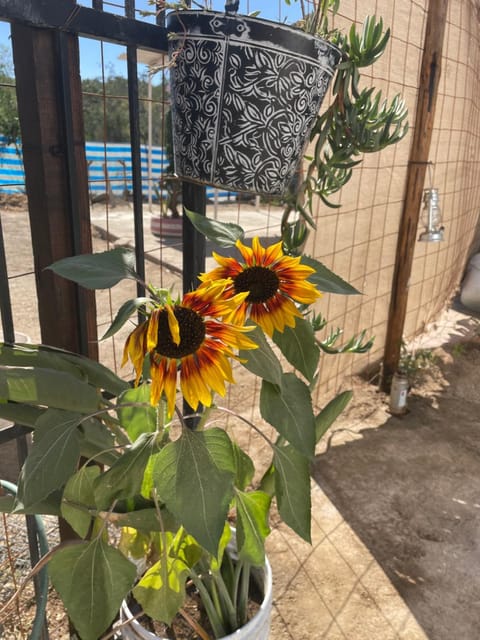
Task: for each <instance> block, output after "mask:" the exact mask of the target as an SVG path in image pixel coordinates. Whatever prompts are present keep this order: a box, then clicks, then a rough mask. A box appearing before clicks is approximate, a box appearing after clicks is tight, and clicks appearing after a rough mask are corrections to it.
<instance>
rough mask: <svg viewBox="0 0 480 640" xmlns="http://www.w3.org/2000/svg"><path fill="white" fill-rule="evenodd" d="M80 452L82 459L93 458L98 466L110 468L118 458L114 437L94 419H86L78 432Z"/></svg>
mask: <svg viewBox="0 0 480 640" xmlns="http://www.w3.org/2000/svg"><path fill="white" fill-rule="evenodd" d="M78 433H79V437H80V451H81V454H82V456H83V457H84V458H88V459H90V458H93V459H94V460H95V462H98V463H99V464H106V465H108V466H109V467H111V466H112V465H113V464H114V462H115V461H116V460H117V459H118V458H119V456H120V453H119V452H118V451H117V450H116V449H115V444H116V443H115V437H114V435H113V433H112V432H111V431H110V429H109V428H108V427H107V425H106V424H105V423H104V422H101V421H100V420H97V419H96V418H87V420H84V421H83V422H82V424H81V425H80V428H79V430H78Z"/></svg>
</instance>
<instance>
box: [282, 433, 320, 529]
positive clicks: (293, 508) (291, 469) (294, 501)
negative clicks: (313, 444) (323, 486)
mask: <svg viewBox="0 0 480 640" xmlns="http://www.w3.org/2000/svg"><path fill="white" fill-rule="evenodd" d="M273 463H274V468H275V495H276V498H277V505H278V510H279V512H280V516H281V517H282V520H283V521H284V522H285V523H286V524H287V525H288V526H289V527H291V528H292V529H293V530H294V531H295V533H297V534H298V535H299V536H300V537H301V538H303V539H304V540H306V541H307V542H311V535H310V529H311V509H312V505H311V498H310V473H309V461H308V458H306V457H305V456H303V455H302V454H301V453H299V452H298V451H296V450H295V449H294V448H293V447H292V446H290V445H287V446H286V447H278V446H276V445H275V446H274V457H273Z"/></svg>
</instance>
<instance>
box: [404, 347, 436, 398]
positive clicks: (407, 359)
mask: <svg viewBox="0 0 480 640" xmlns="http://www.w3.org/2000/svg"><path fill="white" fill-rule="evenodd" d="M435 364H436V356H435V354H434V353H433V351H432V350H431V349H414V350H413V351H409V349H408V347H407V344H406V343H405V342H404V341H402V345H401V349H400V360H399V363H398V372H399V373H401V374H402V375H404V376H406V378H407V379H408V383H409V386H410V387H413V386H415V385H416V384H418V383H419V382H420V381H421V379H422V376H423V374H424V373H425V372H427V371H428V370H429V369H431V368H432V367H434V366H435Z"/></svg>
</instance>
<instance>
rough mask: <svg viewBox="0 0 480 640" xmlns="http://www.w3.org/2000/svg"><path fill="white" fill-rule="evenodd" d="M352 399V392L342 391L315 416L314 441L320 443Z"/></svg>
mask: <svg viewBox="0 0 480 640" xmlns="http://www.w3.org/2000/svg"><path fill="white" fill-rule="evenodd" d="M352 397H353V392H352V391H343V392H342V393H340V394H338V396H336V397H335V398H333V400H331V401H330V402H329V403H328V404H327V406H326V407H324V408H323V409H322V410H321V411H320V413H319V414H317V415H316V416H315V440H316V442H320V439H321V438H322V436H323V435H324V434H325V433H326V432H327V431H328V429H329V428H330V427H331V426H332V424H333V423H334V421H335V420H336V419H337V418H338V416H339V415H340V414H341V413H342V411H343V410H344V409H345V407H346V406H347V404H348V403H349V402H350V400H351V399H352Z"/></svg>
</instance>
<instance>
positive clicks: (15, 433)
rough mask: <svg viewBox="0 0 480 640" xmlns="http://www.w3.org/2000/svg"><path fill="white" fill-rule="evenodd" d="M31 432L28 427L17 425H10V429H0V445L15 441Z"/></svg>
mask: <svg viewBox="0 0 480 640" xmlns="http://www.w3.org/2000/svg"><path fill="white" fill-rule="evenodd" d="M31 431H32V430H31V429H30V428H29V427H23V426H22V425H19V424H12V425H11V426H10V427H5V428H4V429H0V445H2V444H5V443H6V442H10V441H11V440H16V439H17V438H20V437H21V436H25V435H27V434H29V433H30V432H31ZM22 464H23V462H22Z"/></svg>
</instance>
